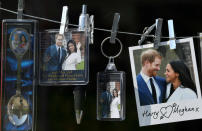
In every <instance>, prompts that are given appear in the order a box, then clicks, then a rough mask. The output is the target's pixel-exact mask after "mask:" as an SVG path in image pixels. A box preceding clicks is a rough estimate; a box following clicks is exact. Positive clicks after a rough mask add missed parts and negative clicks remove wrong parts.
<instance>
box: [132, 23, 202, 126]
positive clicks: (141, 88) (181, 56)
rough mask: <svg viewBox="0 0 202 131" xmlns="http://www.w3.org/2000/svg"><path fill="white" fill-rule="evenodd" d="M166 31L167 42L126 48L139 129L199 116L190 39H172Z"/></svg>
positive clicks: (193, 52) (196, 84)
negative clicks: (127, 49) (168, 37)
mask: <svg viewBox="0 0 202 131" xmlns="http://www.w3.org/2000/svg"><path fill="white" fill-rule="evenodd" d="M168 22H169V28H171V27H172V28H173V23H172V21H168ZM158 27H159V26H157V28H158ZM156 31H159V30H158V29H157V30H156ZM169 31H170V32H169V34H170V41H167V42H160V41H159V42H157V43H155V42H156V40H155V41H154V44H153V43H151V44H146V45H139V46H133V47H129V53H130V62H131V69H132V76H133V85H134V91H135V97H136V104H137V111H138V117H139V124H140V126H147V125H155V124H162V123H170V122H177V121H185V120H191V119H199V118H201V117H202V112H201V108H202V104H201V103H202V101H201V90H200V84H199V78H198V70H197V65H196V57H195V51H194V44H193V39H192V38H187V39H180V40H175V39H174V29H169ZM146 32H147V31H146ZM156 34H160V33H156ZM143 37H144V35H143ZM157 37H159V38H158V40H160V35H159V36H157ZM157 37H155V38H157ZM155 44H156V46H155Z"/></svg>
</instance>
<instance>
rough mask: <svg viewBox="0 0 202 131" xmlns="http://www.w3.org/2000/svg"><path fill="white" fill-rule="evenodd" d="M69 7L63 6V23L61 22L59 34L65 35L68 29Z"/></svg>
mask: <svg viewBox="0 0 202 131" xmlns="http://www.w3.org/2000/svg"><path fill="white" fill-rule="evenodd" d="M68 22H69V19H68V7H67V6H63V10H62V18H61V24H60V31H59V34H60V35H64V32H67V31H68Z"/></svg>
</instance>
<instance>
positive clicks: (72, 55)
mask: <svg viewBox="0 0 202 131" xmlns="http://www.w3.org/2000/svg"><path fill="white" fill-rule="evenodd" d="M80 47H81V44H80V43H78V44H77V45H76V42H75V41H74V40H69V41H68V42H67V52H68V54H67V56H66V57H65V60H64V62H63V64H62V70H76V65H77V64H78V63H80V62H81V51H80Z"/></svg>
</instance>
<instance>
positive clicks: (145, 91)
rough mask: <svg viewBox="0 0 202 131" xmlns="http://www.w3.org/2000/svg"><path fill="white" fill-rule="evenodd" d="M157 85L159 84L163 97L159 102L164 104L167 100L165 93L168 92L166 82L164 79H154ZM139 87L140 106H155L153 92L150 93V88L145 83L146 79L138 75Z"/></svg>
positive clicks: (156, 77) (161, 96)
mask: <svg viewBox="0 0 202 131" xmlns="http://www.w3.org/2000/svg"><path fill="white" fill-rule="evenodd" d="M153 78H154V80H155V81H156V83H157V84H158V86H159V88H160V91H161V95H160V98H159V102H160V103H162V102H163V100H164V99H165V92H166V80H165V79H164V78H162V77H158V76H155V77H153ZM137 85H138V93H139V99H140V105H141V106H144V105H151V104H154V99H153V97H152V94H151V92H150V91H149V88H148V86H147V84H146V83H145V81H144V79H143V78H142V76H141V75H140V74H138V75H137Z"/></svg>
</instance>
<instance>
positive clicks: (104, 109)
mask: <svg viewBox="0 0 202 131" xmlns="http://www.w3.org/2000/svg"><path fill="white" fill-rule="evenodd" d="M111 102H112V95H111V93H110V92H109V91H105V92H103V93H102V95H101V100H100V103H101V114H102V118H107V117H109V114H110V104H111Z"/></svg>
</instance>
